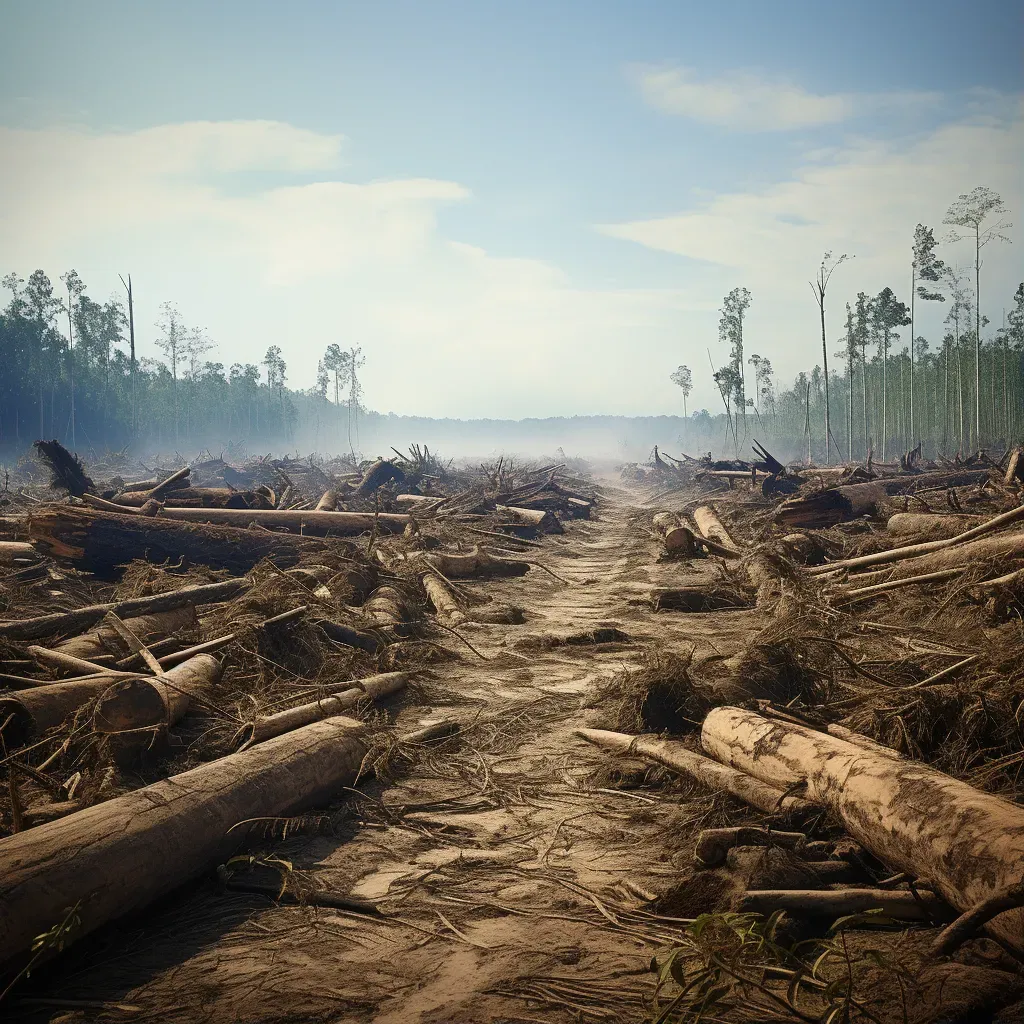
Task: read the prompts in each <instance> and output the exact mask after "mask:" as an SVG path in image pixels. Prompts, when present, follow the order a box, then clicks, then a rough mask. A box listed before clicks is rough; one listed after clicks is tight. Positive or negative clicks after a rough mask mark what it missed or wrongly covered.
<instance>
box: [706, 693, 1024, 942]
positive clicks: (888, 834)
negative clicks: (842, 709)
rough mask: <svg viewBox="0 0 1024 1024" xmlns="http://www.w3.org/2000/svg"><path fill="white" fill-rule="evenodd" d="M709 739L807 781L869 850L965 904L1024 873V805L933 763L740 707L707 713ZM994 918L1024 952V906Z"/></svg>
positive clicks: (759, 767)
mask: <svg viewBox="0 0 1024 1024" xmlns="http://www.w3.org/2000/svg"><path fill="white" fill-rule="evenodd" d="M701 745H702V747H703V749H704V750H705V752H706V753H707V754H708V755H710V756H711V757H713V758H715V759H716V760H718V761H720V762H721V763H722V764H726V765H730V766H732V767H733V768H735V769H738V770H740V771H743V772H746V773H747V774H749V775H751V776H753V777H754V778H757V779H760V780H761V781H762V782H763V783H765V784H766V785H769V786H773V787H776V788H778V789H789V788H790V787H793V786H797V785H798V784H801V783H802V784H804V785H805V787H806V788H805V789H803V790H802V792H803V794H804V796H805V797H806V798H807V799H808V800H810V801H812V802H813V803H817V804H820V805H822V806H824V807H826V808H828V809H829V810H831V811H832V813H834V814H835V815H836V816H837V817H838V818H839V820H840V821H841V822H842V823H843V825H844V826H845V827H846V829H847V831H848V832H849V833H850V835H851V836H852V837H853V838H854V839H856V840H857V842H859V843H860V844H861V845H862V846H863V847H864V849H865V850H867V851H868V852H870V853H871V854H872V855H873V856H874V857H876V858H877V859H878V860H880V861H882V862H883V863H884V864H886V865H888V866H889V867H891V868H892V869H894V870H896V871H905V872H907V873H908V874H911V875H913V876H914V877H917V878H927V879H928V880H929V882H930V883H931V884H932V885H933V886H934V887H935V889H936V891H937V892H939V893H940V894H941V895H942V896H943V898H944V899H945V900H946V901H947V902H948V903H949V904H950V906H952V907H954V908H955V909H956V910H958V911H961V912H963V911H967V910H970V909H971V908H972V907H973V906H975V905H976V904H978V903H981V902H983V901H984V900H986V899H988V898H989V897H991V896H992V895H993V894H995V893H996V892H998V891H1000V890H1002V889H1004V888H1006V887H1007V886H1009V885H1011V884H1014V883H1016V882H1019V881H1020V879H1021V878H1022V877H1024V807H1021V806H1019V805H1017V804H1014V803H1011V802H1010V801H1009V800H1003V799H1002V798H1000V797H997V796H993V795H991V794H989V793H983V792H981V791H980V790H977V789H975V788H974V787H972V786H969V785H968V784H967V783H965V782H960V781H959V780H957V779H954V778H952V777H951V776H949V775H945V774H943V773H942V772H939V771H936V770H935V769H934V768H930V767H928V766H927V765H924V764H921V763H919V762H916V761H911V760H909V759H907V758H901V757H899V755H897V754H896V753H895V752H893V753H892V754H889V753H887V752H885V751H884V750H883V749H882V748H878V749H868V748H867V747H865V746H863V745H860V744H857V745H855V744H852V743H849V742H847V741H845V740H843V739H839V738H837V737H834V736H831V735H829V734H828V733H823V732H816V731H815V730H813V729H809V728H807V727H805V726H801V725H796V724H791V723H789V722H783V721H779V720H769V719H767V718H763V717H762V716H761V715H759V714H757V713H756V712H753V711H744V710H741V709H740V708H734V707H721V708H716V709H714V710H713V711H711V712H710V713H709V714H708V715H707V717H706V718H705V720H704V725H703V728H702V730H701ZM987 928H988V930H989V932H990V934H992V935H993V936H995V937H997V938H999V939H1001V940H1002V941H1003V942H1005V943H1007V944H1008V945H1009V946H1010V947H1012V948H1013V949H1014V950H1016V951H1017V952H1018V953H1020V952H1024V910H1022V909H1019V908H1018V909H1014V910H1009V911H1007V912H1005V913H1003V914H1000V915H999V916H998V917H995V918H994V919H993V920H992V921H991V922H989V924H988V925H987Z"/></svg>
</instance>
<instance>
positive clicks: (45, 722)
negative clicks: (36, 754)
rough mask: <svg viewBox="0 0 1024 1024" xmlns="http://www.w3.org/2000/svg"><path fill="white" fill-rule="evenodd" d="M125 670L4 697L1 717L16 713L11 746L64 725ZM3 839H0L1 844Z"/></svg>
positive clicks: (8, 737)
mask: <svg viewBox="0 0 1024 1024" xmlns="http://www.w3.org/2000/svg"><path fill="white" fill-rule="evenodd" d="M125 677H126V676H125V673H123V672H104V673H97V674H96V675H94V676H84V677H82V678H80V679H68V680H65V681H64V682H61V683H50V684H49V685H46V686H33V687H31V688H28V689H24V690H19V691H18V692H17V694H8V695H7V696H4V697H0V719H6V718H7V716H8V715H13V716H14V717H13V718H12V720H11V722H10V724H9V725H8V726H7V727H6V728H5V729H4V741H5V742H6V744H7V747H8V749H9V750H13V749H15V748H16V747H20V746H24V744H26V743H28V742H29V741H30V740H31V739H33V738H35V737H37V736H39V735H41V734H42V733H44V732H46V730H47V729H50V728H52V727H53V726H55V725H61V724H62V723H63V722H65V721H66V720H67V719H68V718H70V717H71V716H72V715H73V714H74V713H75V712H76V711H78V709H79V708H81V707H83V706H84V705H85V704H87V703H88V702H89V701H91V700H93V699H94V698H95V697H98V696H99V695H100V694H101V693H103V692H104V691H105V690H107V689H108V688H109V687H110V686H111V684H112V683H116V682H120V681H121V680H123V679H124V678H125ZM2 845H3V840H0V846H2Z"/></svg>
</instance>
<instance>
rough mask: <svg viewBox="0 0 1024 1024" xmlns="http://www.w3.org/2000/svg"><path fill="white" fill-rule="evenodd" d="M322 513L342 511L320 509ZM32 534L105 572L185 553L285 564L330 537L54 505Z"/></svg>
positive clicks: (219, 562)
mask: <svg viewBox="0 0 1024 1024" xmlns="http://www.w3.org/2000/svg"><path fill="white" fill-rule="evenodd" d="M169 511H170V512H171V513H175V514H176V513H193V512H195V513H198V514H199V515H200V516H206V515H207V514H208V513H209V514H211V515H215V516H222V515H236V514H238V515H243V516H252V515H279V514H280V515H285V516H289V515H307V514H309V513H301V512H297V513H291V512H283V513H277V512H274V511H270V512H266V511H255V512H250V511H239V510H236V509H197V508H178V509H170V510H169ZM315 514H317V515H342V514H343V513H340V512H320V513H315ZM29 536H30V538H31V539H32V542H33V543H34V544H35V545H36V547H38V548H39V549H40V550H41V551H43V552H45V553H47V554H50V555H53V556H54V557H57V558H66V559H70V560H71V561H74V562H75V563H76V564H77V565H78V566H79V567H80V568H82V569H85V570H87V571H89V572H94V573H96V574H97V575H100V576H111V575H115V574H116V572H117V570H118V569H119V568H120V567H121V566H122V565H124V564H125V563H127V562H130V561H131V560H132V559H135V558H141V559H145V560H147V561H150V562H154V563H162V562H169V563H170V564H178V563H180V562H181V559H182V558H186V559H187V560H188V561H189V562H192V563H194V564H196V565H208V566H210V567H211V568H214V569H228V570H229V571H231V572H233V573H236V574H238V575H242V574H244V573H246V572H248V571H249V570H250V569H251V568H252V567H253V566H254V565H255V564H256V563H257V562H259V561H261V560H262V559H264V558H272V559H273V560H274V562H275V563H276V564H278V565H280V566H290V565H294V564H295V563H296V562H297V561H298V560H299V558H300V556H301V555H302V554H303V553H305V552H320V551H323V550H324V544H325V543H326V542H325V541H322V540H317V539H316V538H313V537H308V538H307V537H296V536H292V535H291V534H283V533H271V532H270V531H267V530H240V529H238V528H237V527H233V526H210V525H208V524H206V523H203V522H179V521H177V520H175V519H165V518H164V517H163V516H162V515H161V516H160V517H158V518H153V517H150V516H138V515H135V516H132V515H119V514H116V513H112V512H100V511H93V510H86V509H84V508H73V507H71V506H70V505H60V506H49V507H46V508H43V509H42V510H41V511H39V512H36V513H34V514H33V515H32V516H30V518H29Z"/></svg>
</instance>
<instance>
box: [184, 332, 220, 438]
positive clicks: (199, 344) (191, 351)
mask: <svg viewBox="0 0 1024 1024" xmlns="http://www.w3.org/2000/svg"><path fill="white" fill-rule="evenodd" d="M214 347H215V346H214V343H213V342H212V341H211V340H210V337H209V335H207V333H206V331H204V330H203V328H202V327H193V328H192V330H191V331H189V332H188V334H186V336H185V340H184V341H183V342H182V346H181V353H182V355H183V356H184V357H185V359H186V360H187V362H188V369H187V370H186V371H185V379H186V380H187V381H188V392H187V402H186V405H185V437H186V438H188V437H190V436H191V433H192V405H193V400H194V398H195V393H196V381H197V380H198V378H199V369H200V367H201V365H202V362H201V361H202V358H203V356H205V355H206V353H207V352H209V351H210V350H211V349H212V348H214Z"/></svg>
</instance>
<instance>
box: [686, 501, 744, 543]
mask: <svg viewBox="0 0 1024 1024" xmlns="http://www.w3.org/2000/svg"><path fill="white" fill-rule="evenodd" d="M693 521H694V522H695V523H696V524H697V529H698V530H700V533H701V536H702V537H706V538H707V539H708V540H713V541H715V543H717V544H721V545H722V547H724V548H727V549H728V550H730V551H739V545H738V544H737V543H736V542H735V541H734V540H733V539H732V537H731V536H729V531H728V530H727V529H726V528H725V524H724V523H723V522H722V520H721V519H719V518H718V513H716V512H715V510H714V509H713V508H712V507H711V506H710V505H701V506H700V507H699V508H695V509H694V510H693Z"/></svg>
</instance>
